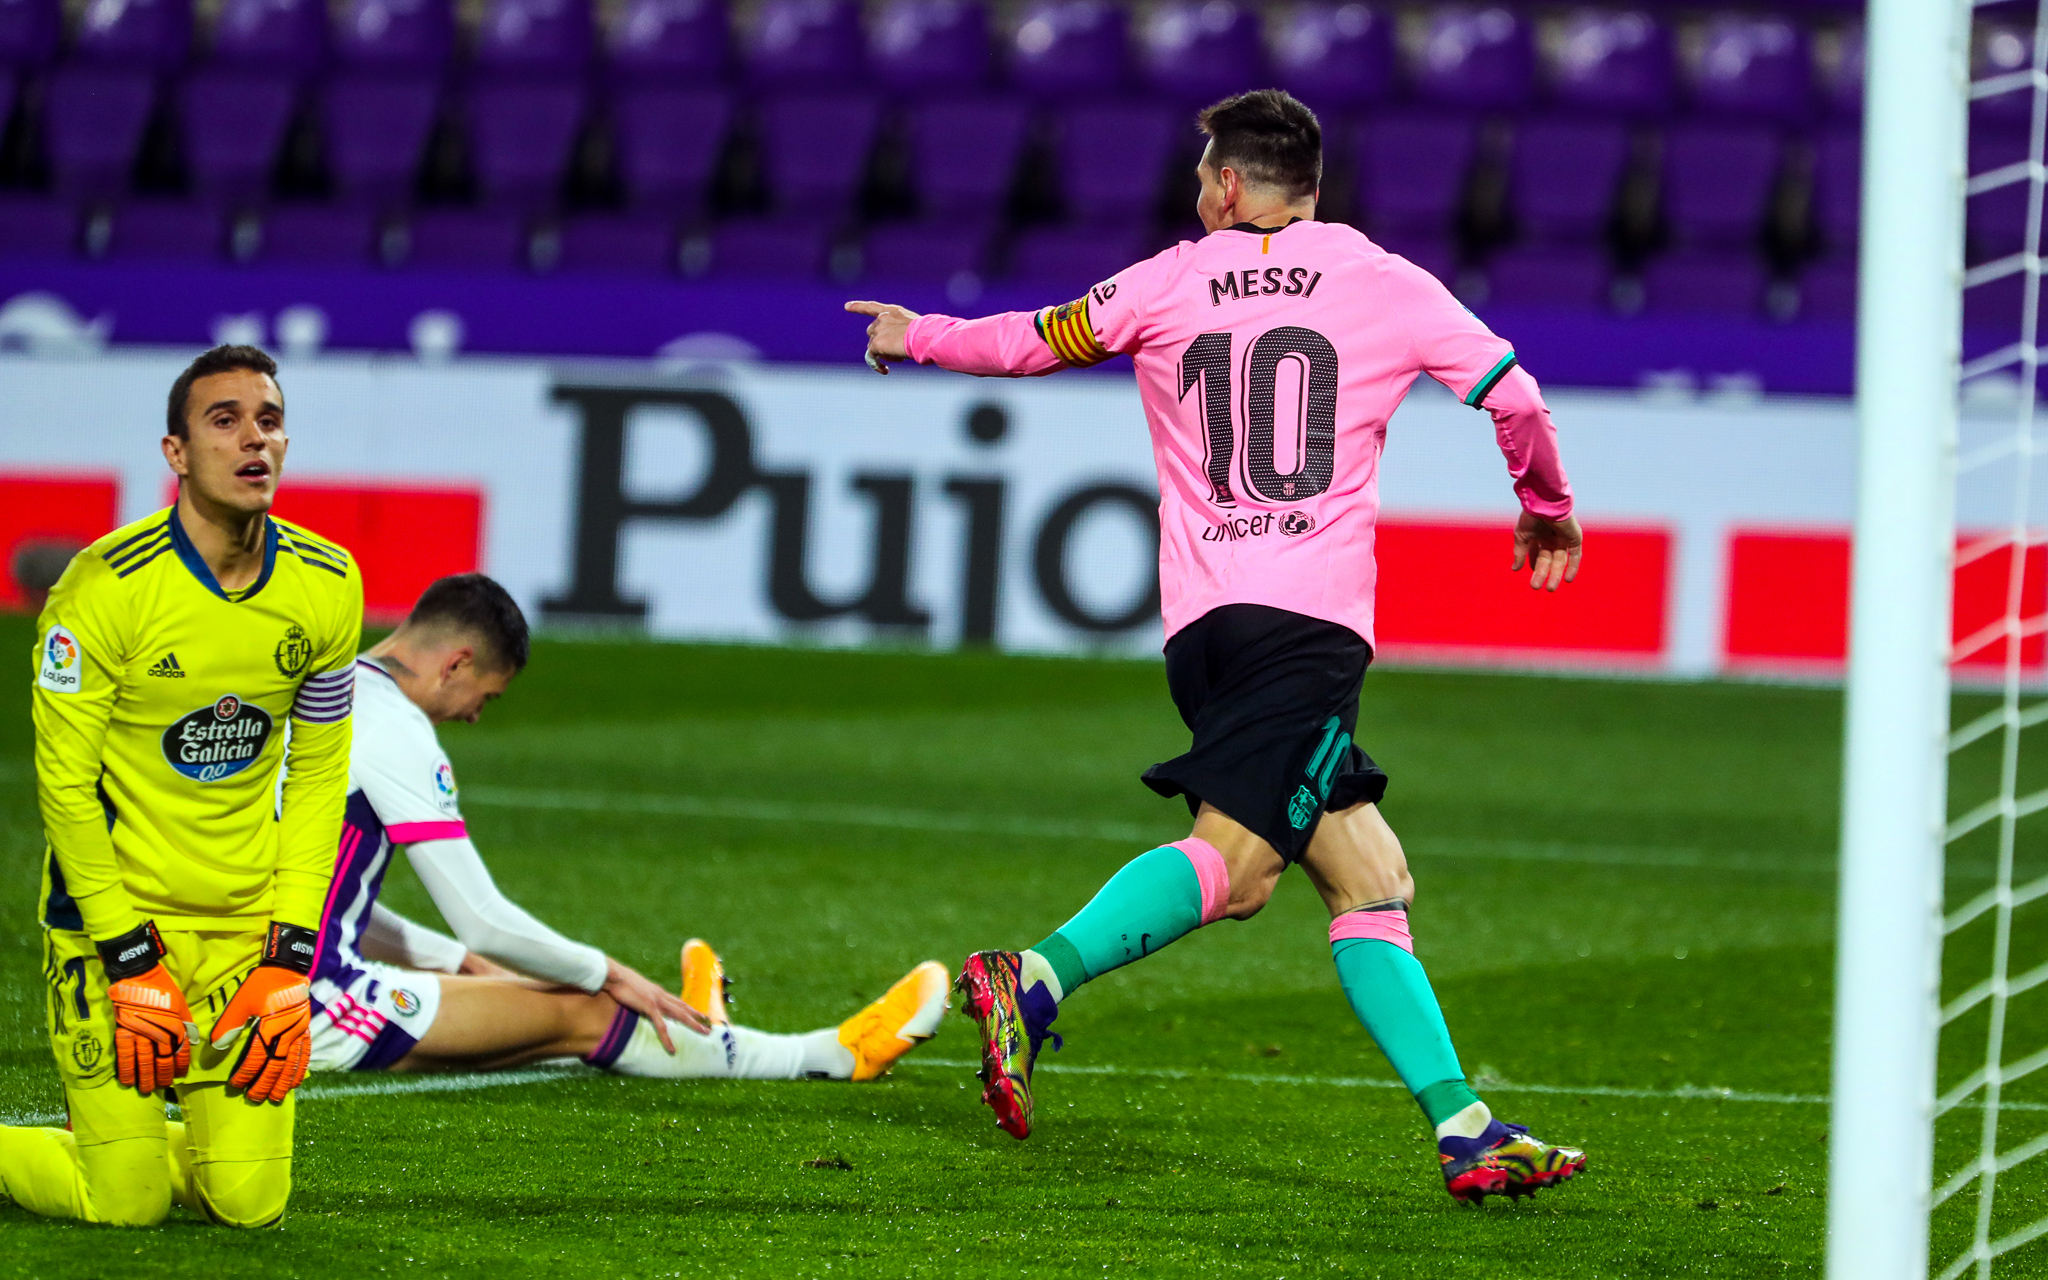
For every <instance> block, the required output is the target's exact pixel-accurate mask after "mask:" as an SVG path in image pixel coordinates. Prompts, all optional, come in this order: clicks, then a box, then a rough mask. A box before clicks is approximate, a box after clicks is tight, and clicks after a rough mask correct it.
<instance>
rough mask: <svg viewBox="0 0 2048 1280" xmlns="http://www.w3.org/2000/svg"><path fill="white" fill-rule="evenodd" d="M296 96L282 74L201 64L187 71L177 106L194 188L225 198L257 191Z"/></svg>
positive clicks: (270, 165)
mask: <svg viewBox="0 0 2048 1280" xmlns="http://www.w3.org/2000/svg"><path fill="white" fill-rule="evenodd" d="M298 100H299V86H298V83H297V81H296V80H295V79H294V78H293V77H292V76H290V75H288V74H278V73H270V74H266V73H264V72H260V71H255V70H250V69H245V68H227V67H207V68H203V69H201V70H199V71H196V72H194V73H193V74H192V75H190V76H188V77H187V78H186V79H185V82H184V83H183V84H181V85H179V86H178V112H179V119H180V123H181V124H182V126H183V131H184V140H185V162H186V165H187V166H188V167H189V169H190V170H191V174H192V185H193V187H194V189H195V190H197V191H198V192H199V193H200V194H201V195H205V196H210V197H216V198H219V199H222V200H227V201H245V200H250V199H253V198H255V197H257V196H260V195H262V194H263V192H264V191H265V190H266V189H267V188H268V187H269V185H270V174H271V170H272V169H273V168H274V167H275V165H276V163H277V152H278V148H279V147H280V146H282V145H283V144H284V133H285V129H286V127H287V126H289V125H290V124H291V117H292V110H293V108H295V107H296V106H297V105H298Z"/></svg>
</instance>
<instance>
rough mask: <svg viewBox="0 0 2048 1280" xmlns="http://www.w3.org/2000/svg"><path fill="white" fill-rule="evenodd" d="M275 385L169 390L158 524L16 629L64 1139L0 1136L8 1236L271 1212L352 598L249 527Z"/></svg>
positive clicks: (280, 452)
mask: <svg viewBox="0 0 2048 1280" xmlns="http://www.w3.org/2000/svg"><path fill="white" fill-rule="evenodd" d="M276 373H277V366H276V365H275V364H274V363H273V362H272V361H271V359H270V357H269V356H267V355H265V354H264V353H263V352H261V351H258V350H256V349H254V348H252V347H217V348H215V349H214V350H212V351H209V352H207V353H206V354H204V355H202V356H201V357H199V359H198V360H196V361H194V362H193V364H192V365H191V367H190V368H188V369H186V370H185V372H184V373H183V374H182V375H181V376H180V377H179V378H178V380H177V382H176V383H175V384H173V386H172V388H171V395H170V405H169V430H168V433H167V434H166V435H165V437H164V439H163V446H162V447H163V452H164V457H165V459H166V460H167V461H168V462H169V463H170V466H171V470H172V471H174V472H176V473H177V476H178V498H177V502H176V504H175V505H173V506H172V507H170V508H169V509H167V510H164V511H159V512H157V513H156V514H154V515H151V516H148V517H146V518H145V519H142V520H138V521H136V522H135V523H134V524H131V525H129V526H127V527H126V528H123V529H118V530H116V531H115V532H113V533H110V534H108V535H107V536H106V537H104V538H101V539H100V540H99V541H98V542H95V543H94V544H92V545H91V546H89V547H87V548H86V549H85V550H83V551H81V552H79V553H78V555H77V556H76V557H75V558H74V559H73V560H72V562H71V565H70V567H69V568H68V569H66V570H65V573H64V576H63V578H62V579H61V580H60V581H59V582H58V583H57V586H56V589H55V590H54V591H52V592H51V594H50V600H49V604H48V606H47V608H46V609H45V610H44V613H43V616H42V618H41V620H40V622H39V623H38V626H37V632H36V634H37V644H36V653H35V666H36V676H35V694H34V713H35V732H36V778H37V787H38V798H39V800H40V802H41V806H42V817H43V827H44V831H45V833H46V835H47V837H48V841H49V852H48V857H47V859H46V861H45V866H44V873H43V887H42V901H41V917H42V923H43V937H44V942H43V976H44V978H45V980H46V981H47V982H48V984H49V992H48V1016H49V1029H50V1045H51V1049H52V1051H53V1052H54V1054H55V1056H56V1060H57V1073H58V1075H59V1076H60V1077H61V1078H62V1081H63V1085H64V1105H65V1109H66V1111H67V1112H68V1113H69V1116H70V1127H69V1129H68V1130H67V1129H41V1128H36V1129H31V1128H12V1127H0V1194H4V1195H5V1196H6V1197H8V1198H11V1199H12V1200H14V1202H15V1203H17V1204H19V1205H21V1206H22V1207H23V1208H25V1209H28V1210H30V1211H31V1212H34V1213H39V1214H44V1215H46V1216H49V1217H62V1218H77V1219H82V1220H84V1221H86V1222H98V1223H109V1224H117V1225H125V1226H150V1225H153V1224H155V1223H157V1222H160V1221H162V1220H163V1218H164V1217H165V1215H166V1214H167V1213H168V1212H169V1211H170V1206H171V1202H172V1201H173V1199H175V1200H177V1201H178V1202H180V1203H182V1204H185V1205H186V1206H188V1207H189V1208H192V1209H196V1210H199V1211H201V1212H203V1213H205V1214H206V1215H207V1216H208V1217H210V1218H211V1219H212V1220H213V1221H215V1222H218V1223H221V1224H223V1225H226V1226H234V1227H262V1226H269V1225H271V1224H273V1223H275V1222H277V1221H278V1220H279V1219H280V1218H281V1217H283V1215H284V1209H285V1201H286V1200H287V1198H288V1197H289V1196H290V1193H291V1158H292V1114H293V1098H292V1090H293V1088H294V1087H296V1086H297V1084H298V1083H299V1081H300V1080H301V1079H303V1078H304V1076H305V1073H306V1064H307V1059H308V1057H309V1055H310V1053H311V1050H312V1042H311V1037H310V1035H309V1027H310V1021H311V1003H310V990H309V986H310V984H309V982H308V977H307V975H308V972H309V971H310V969H311V966H312V961H313V952H314V946H315V943H316V937H317V935H316V933H315V927H316V926H317V925H318V924H319V923H320V913H321V908H322V905H323V904H324V903H325V901H326V898H327V890H328V885H329V882H330V881H331V879H332V875H333V854H334V842H335V839H336V837H337V834H338V833H339V831H340V829H341V819H342V807H343V801H344V797H345V796H346V795H347V791H348V750H349V714H350V708H351V705H352V701H353V689H354V678H355V675H354V672H355V661H354V660H355V648H356V644H357V642H358V641H359V640H360V638H361V634H362V614H363V592H362V579H361V578H360V576H359V575H358V573H357V570H356V568H355V565H354V563H353V562H352V560H351V559H350V557H349V556H348V554H347V553H346V552H344V551H342V550H341V549H340V548H338V547H335V546H333V545H332V544H330V543H327V542H324V541H322V540H320V539H318V538H315V537H313V536H312V535H310V534H307V533H306V532H304V531H303V530H300V529H298V528H296V527H295V526H292V525H289V524H286V523H284V522H283V521H280V520H274V519H272V518H271V517H270V515H269V510H270V506H271V502H272V500H273V499H274V498H275V496H276V493H277V484H278V477H279V475H280V473H281V472H282V470H283V466H284V456H285V447H286V437H285V428H284V396H283V394H282V393H281V392H280V391H279V389H278V385H277V380H276ZM286 717H290V720H291V732H290V746H289V750H287V746H286V732H285V721H286ZM287 755H289V762H290V766H291V767H290V769H289V771H288V772H286V773H285V776H284V781H283V786H282V790H281V791H280V789H279V773H280V771H281V770H283V769H284V766H285V764H286V760H287ZM172 1097H175V1098H176V1100H177V1102H178V1104H179V1106H180V1107H181V1108H182V1109H183V1112H184V1123H182V1124H167V1123H166V1122H165V1118H164V1104H165V1102H166V1101H167V1100H168V1099H170V1098H172Z"/></svg>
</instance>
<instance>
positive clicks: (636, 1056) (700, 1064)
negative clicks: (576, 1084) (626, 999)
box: [608, 1018, 853, 1080]
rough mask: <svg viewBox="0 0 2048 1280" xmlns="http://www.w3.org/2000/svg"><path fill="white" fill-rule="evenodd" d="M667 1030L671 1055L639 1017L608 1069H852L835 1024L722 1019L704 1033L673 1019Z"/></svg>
mask: <svg viewBox="0 0 2048 1280" xmlns="http://www.w3.org/2000/svg"><path fill="white" fill-rule="evenodd" d="M668 1034H669V1038H670V1039H672V1040H674V1041H675V1043H676V1051H675V1054H674V1055H673V1056H671V1055H670V1054H669V1051H668V1050H666V1049H664V1048H662V1047H661V1037H660V1036H658V1035H656V1034H655V1033H654V1024H653V1023H652V1022H650V1021H649V1020H648V1019H646V1018H642V1019H640V1023H639V1025H638V1026H636V1027H634V1028H633V1034H632V1037H631V1038H630V1039H628V1040H627V1041H626V1047H625V1049H624V1050H622V1051H621V1052H620V1054H619V1056H618V1058H617V1059H616V1060H615V1061H614V1062H613V1063H612V1065H611V1066H610V1068H608V1069H609V1070H612V1071H616V1072H618V1073H619V1074H620V1075H622V1076H647V1077H651V1078H654V1079H660V1080H704V1079H726V1080H802V1079H804V1078H806V1077H809V1076H826V1077H829V1078H831V1079H834V1080H845V1079H848V1078H850V1077H851V1076H852V1075H853V1053H852V1051H850V1050H849V1049H847V1047H846V1046H845V1045H842V1044H840V1043H839V1028H837V1027H827V1028H825V1029H824V1030H822V1031H812V1032H807V1033H805V1034H803V1035H787V1036H784V1035H773V1034H771V1033H769V1032H766V1031H756V1030H754V1029H753V1028H752V1027H735V1026H728V1025H726V1024H723V1023H720V1024H717V1025H714V1026H713V1027H712V1028H711V1032H710V1034H708V1035H706V1034H703V1033H701V1032H696V1031H692V1030H690V1029H689V1028H688V1027H686V1026H684V1025H683V1024H682V1023H680V1022H673V1021H672V1022H670V1023H669V1024H668Z"/></svg>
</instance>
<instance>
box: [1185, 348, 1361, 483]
mask: <svg viewBox="0 0 2048 1280" xmlns="http://www.w3.org/2000/svg"><path fill="white" fill-rule="evenodd" d="M1235 340H1236V335H1234V334H1230V333H1205V334H1203V335H1201V336H1200V337H1198V338H1196V339H1195V340H1194V341H1193V342H1190V343H1189V344H1188V347H1187V350H1186V351H1184V352H1182V353H1181V358H1180V395H1181V399H1182V400H1186V399H1187V395H1188V392H1189V391H1191V390H1193V389H1194V387H1195V384H1196V383H1200V384H1201V386H1202V417H1203V421H1204V423H1205V425H1206V426H1207V428H1208V438H1209V490H1210V492H1209V500H1210V501H1211V502H1213V503H1215V504H1216V505H1217V506H1219V507H1234V506H1236V505H1237V497H1236V494H1235V493H1234V491H1233V490H1232V488H1231V481H1232V471H1233V469H1234V464H1235V461H1236V456H1237V444H1238V439H1239V434H1238V433H1239V431H1240V429H1242V431H1243V441H1244V478H1245V482H1246V483H1247V484H1249V485H1250V486H1251V489H1252V492H1253V493H1254V494H1256V495H1257V496H1258V497H1259V498H1260V499H1261V500H1263V501H1265V502H1270V503H1276V504H1282V505H1286V504H1292V503H1296V502H1300V501H1302V500H1304V499H1307V498H1313V497H1315V496H1316V495H1317V494H1319V493H1321V492H1323V491H1324V490H1325V489H1328V488H1329V487H1330V477H1331V475H1332V473H1333V472H1334V471H1335V469H1336V458H1337V349H1336V348H1335V347H1333V346H1331V345H1330V340H1329V339H1328V338H1325V337H1324V336H1323V335H1322V334H1320V333H1317V332H1316V331H1315V330H1314V329H1304V328H1302V327H1300V326H1299V325H1282V326H1280V327H1279V328H1277V329H1268V330H1267V331H1266V332H1264V333H1262V334H1260V335H1259V336H1258V337H1256V338H1254V339H1252V341H1251V345H1250V347H1249V348H1248V349H1247V350H1246V351H1245V352H1244V353H1243V356H1242V361H1243V377H1244V388H1243V391H1244V395H1243V399H1242V401H1241V402H1240V400H1239V398H1238V397H1237V396H1236V395H1233V394H1232V391H1233V388H1232V386H1231V379H1232V377H1233V376H1234V375H1235V371H1236V369H1237V366H1238V363H1239V362H1238V359H1237V358H1236V354H1237V353H1236V352H1235V351H1234V350H1233V348H1234V346H1235ZM1283 363H1288V364H1291V365H1293V366H1294V368H1295V369H1298V370H1301V374H1300V375H1298V376H1301V396H1300V399H1299V401H1298V403H1299V405H1300V410H1299V416H1298V418H1297V420H1296V421H1294V422H1292V423H1289V424H1288V426H1289V428H1290V429H1291V430H1292V431H1293V432H1295V433H1296V440H1297V441H1298V447H1297V449H1296V452H1295V458H1296V462H1295V469H1294V470H1293V471H1288V472H1281V471H1279V470H1276V469H1275V466H1274V441H1275V435H1276V432H1277V430H1278V427H1277V426H1276V424H1275V422H1274V409H1275V405H1276V402H1277V400H1278V398H1279V397H1278V391H1279V383H1280V369H1281V365H1282V364H1283ZM1240 404H1241V405H1242V410H1243V422H1242V423H1241V424H1240V423H1239V421H1238V409H1239V407H1240Z"/></svg>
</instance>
